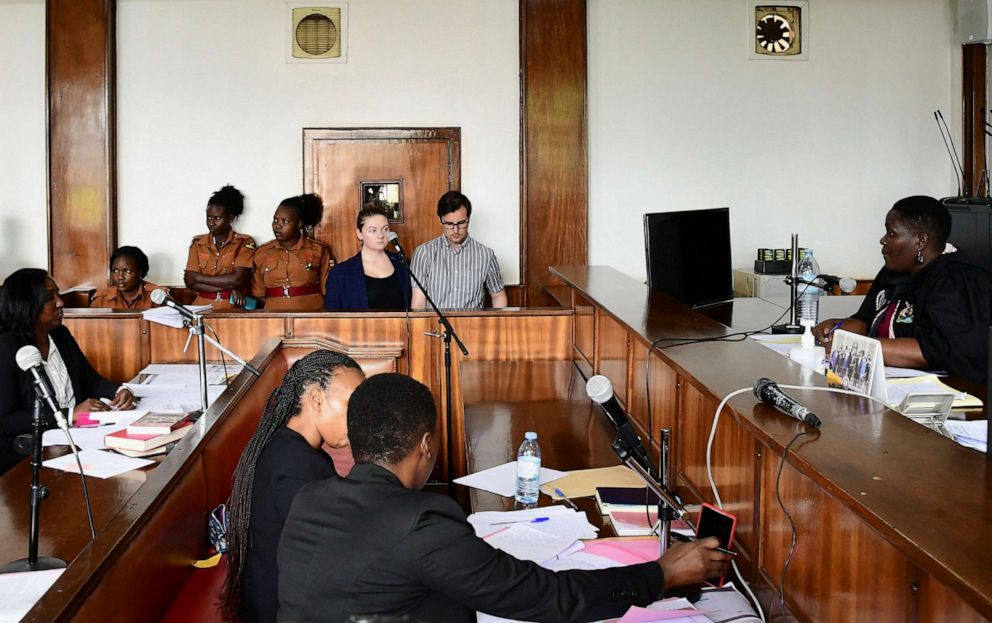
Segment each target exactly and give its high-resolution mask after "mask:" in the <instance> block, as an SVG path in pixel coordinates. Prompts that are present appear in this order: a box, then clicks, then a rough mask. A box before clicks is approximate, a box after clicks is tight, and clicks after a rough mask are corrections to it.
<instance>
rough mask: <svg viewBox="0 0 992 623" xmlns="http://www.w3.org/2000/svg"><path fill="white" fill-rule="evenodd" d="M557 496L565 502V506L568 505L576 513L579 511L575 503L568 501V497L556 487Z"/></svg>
mask: <svg viewBox="0 0 992 623" xmlns="http://www.w3.org/2000/svg"><path fill="white" fill-rule="evenodd" d="M555 495H557V496H558V497H560V498H561V499H562V500H564V501H565V504H567V505H568V506H569V507H570V508H571V509H572V510H576V511H577V510H579V507H578V506H576V505H575V502H573V501H572V500H570V499H568V496H567V495H565V494H564V493H562V492H561V489H559V488H558V487H555Z"/></svg>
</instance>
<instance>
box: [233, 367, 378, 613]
mask: <svg viewBox="0 0 992 623" xmlns="http://www.w3.org/2000/svg"><path fill="white" fill-rule="evenodd" d="M364 379H365V375H364V374H363V373H362V369H361V368H360V367H359V366H358V364H357V363H355V361H354V360H353V359H351V358H350V357H348V356H347V355H342V354H340V353H334V352H331V351H327V350H318V351H314V352H312V353H310V354H308V355H306V356H305V357H303V358H302V359H300V360H299V361H297V362H296V363H294V364H293V366H292V367H291V368H290V369H289V372H287V373H286V376H285V377H284V378H283V382H282V385H280V386H279V387H278V388H276V389H275V391H273V392H272V393H271V394H270V395H269V399H268V400H267V401H266V404H265V410H264V411H263V412H262V417H261V419H260V420H259V422H258V429H257V430H256V431H255V434H254V435H252V438H251V439H250V440H249V441H248V445H247V446H246V447H245V450H244V452H242V454H241V460H240V461H238V467H237V469H236V470H235V472H234V485H233V487H232V489H231V497H230V498H229V499H228V502H227V509H228V518H229V526H228V543H229V548H228V558H229V560H228V563H229V564H228V569H227V580H226V582H225V584H224V591H223V594H222V595H221V601H222V606H223V614H224V616H225V618H227V619H228V620H234V619H235V618H236V617H237V618H240V620H241V621H243V622H244V623H252V622H256V621H258V622H268V621H275V620H276V609H277V607H278V604H279V600H278V593H277V591H278V586H279V577H278V574H277V569H276V548H277V546H278V544H279V535H280V534H281V533H282V527H283V523H285V521H286V515H288V514H289V508H290V506H291V505H292V503H293V497H294V496H295V495H296V492H297V491H299V490H300V487H302V486H303V485H305V484H306V483H308V482H310V481H313V480H322V479H325V478H336V477H337V475H336V473H335V471H334V463H333V462H332V461H331V458H330V457H329V456H328V455H327V454H326V453H325V452H323V451H322V450H321V445H322V444H324V443H326V444H327V445H329V446H330V447H332V448H344V447H346V446H347V445H348V422H347V414H348V399H349V398H350V397H351V394H352V392H354V391H355V388H356V387H358V385H359V384H361V382H362V381H363V380H364Z"/></svg>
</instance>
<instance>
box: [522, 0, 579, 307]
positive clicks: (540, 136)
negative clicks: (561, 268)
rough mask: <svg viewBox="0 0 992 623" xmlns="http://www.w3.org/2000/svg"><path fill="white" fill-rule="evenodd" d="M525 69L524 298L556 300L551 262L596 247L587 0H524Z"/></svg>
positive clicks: (573, 260) (564, 261) (572, 260)
mask: <svg viewBox="0 0 992 623" xmlns="http://www.w3.org/2000/svg"><path fill="white" fill-rule="evenodd" d="M520 76H521V77H520V81H521V86H520V90H521V99H522V111H521V114H522V115H523V118H522V119H521V121H520V127H521V130H520V133H521V175H520V181H521V199H520V209H521V218H520V225H521V232H520V238H521V241H522V242H523V258H522V259H521V272H522V273H523V278H524V282H525V285H526V296H525V299H524V302H525V304H526V305H530V306H536V305H548V304H550V303H549V301H550V299H551V296H550V295H549V294H548V293H547V292H545V291H544V289H543V284H545V283H548V282H549V281H550V280H551V276H550V275H549V273H548V267H549V266H554V265H573V264H585V262H586V256H587V248H588V232H587V224H588V215H587V209H588V203H589V199H588V196H589V192H588V179H587V178H588V172H587V168H588V164H587V147H586V145H587V138H586V2H585V0H520Z"/></svg>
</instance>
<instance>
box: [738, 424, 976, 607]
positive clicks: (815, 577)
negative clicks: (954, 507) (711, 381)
mask: <svg viewBox="0 0 992 623" xmlns="http://www.w3.org/2000/svg"><path fill="white" fill-rule="evenodd" d="M721 426H722V423H721ZM765 454H766V458H765V460H764V462H763V463H764V467H763V469H762V474H761V479H762V487H761V505H762V508H764V516H765V519H764V522H763V524H762V529H761V558H760V565H761V570H762V573H764V574H766V575H767V576H768V577H769V578H773V579H774V581H775V582H776V583H777V581H778V578H779V576H780V575H781V572H782V566H783V564H784V562H785V557H786V555H787V554H788V551H789V546H790V543H791V535H792V531H791V529H790V527H789V522H788V519H787V518H786V516H785V515H784V514H783V513H782V511H781V509H780V508H779V506H778V503H777V501H776V499H775V477H776V474H777V472H778V467H779V460H778V457H776V456H775V455H773V454H770V453H769V450H767V449H765ZM781 495H782V499H783V500H784V501H785V505H786V508H787V509H788V510H789V513H790V514H791V515H792V517H793V519H794V520H795V522H796V526H797V530H798V536H797V545H796V552H795V555H794V556H793V558H792V563H791V564H790V566H789V572H788V575H787V577H786V599H787V603H788V604H789V607H790V609H791V610H792V611H793V612H795V613H796V614H797V616H799V617H800V618H801V619H804V620H807V621H851V620H853V619H852V614H854V613H857V614H856V616H855V617H853V618H856V619H857V620H861V621H878V622H879V623H884V622H888V621H891V622H893V623H897V622H898V623H902V622H904V621H908V620H911V619H910V616H911V612H912V598H913V595H912V592H911V590H912V582H913V568H912V566H911V565H910V563H909V562H908V560H907V559H906V557H905V556H904V555H903V554H902V553H900V552H899V551H898V550H897V549H895V548H894V547H893V546H892V545H890V544H889V543H888V542H886V541H885V540H883V539H882V538H881V537H880V536H879V535H878V534H877V533H876V532H875V531H874V530H872V529H871V528H869V527H868V524H866V523H865V522H864V521H863V520H862V519H860V518H858V516H857V515H856V514H855V513H853V512H851V511H850V510H849V509H848V508H847V507H845V506H844V505H843V504H841V503H839V502H838V501H837V500H835V499H834V498H832V497H830V496H829V495H828V494H827V493H826V492H825V491H824V490H823V489H822V488H820V487H819V486H817V485H816V484H814V483H813V482H812V481H810V480H809V479H808V478H806V477H805V476H803V475H802V474H801V473H799V471H798V470H796V469H795V468H793V467H792V465H791V464H789V463H786V465H785V469H784V470H783V472H782V482H781ZM920 520H921V521H924V518H923V517H921V518H920ZM920 620H921V621H935V620H946V621H950V620H957V619H942V618H940V617H938V618H936V619H920Z"/></svg>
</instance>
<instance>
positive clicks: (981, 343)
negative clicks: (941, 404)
mask: <svg viewBox="0 0 992 623" xmlns="http://www.w3.org/2000/svg"><path fill="white" fill-rule="evenodd" d="M950 232H951V215H950V213H949V212H948V211H947V208H946V207H944V204H942V203H941V202H939V201H937V200H936V199H934V198H932V197H924V196H915V197H906V198H905V199H900V200H899V201H897V202H896V204H895V205H893V206H892V209H891V210H889V213H888V214H887V215H886V216H885V235H883V236H882V239H881V240H880V241H879V242H880V243H881V245H882V258H883V259H884V261H885V266H884V267H883V268H882V270H880V271H879V273H878V275H877V276H876V277H875V281H874V283H873V284H872V287H871V289H870V290H869V291H868V295H867V296H866V297H865V300H864V303H862V305H861V308H860V309H859V310H858V312H857V313H856V314H854V315H853V316H851V317H850V318H846V319H843V320H842V319H837V318H832V319H830V320H824V321H823V322H821V323H820V324H819V325H817V326H816V328H814V329H813V335H814V336H816V338H817V340H819V342H820V343H821V344H823V345H825V346H826V347H827V349H828V350H829V348H830V337H831V336H830V334H831V333H832V332H833V329H834V327H835V326H836V325H837V323H838V322H840V323H841V325H840V327H838V328H841V329H844V330H846V331H850V332H852V333H859V334H861V335H868V336H870V337H874V338H877V339H878V340H879V341H880V342H881V343H882V356H883V358H884V360H885V363H886V364H887V365H891V366H900V367H906V368H918V369H927V370H946V371H948V372H950V373H951V374H954V375H956V376H960V377H964V378H966V379H969V380H972V381H977V382H982V383H984V382H985V380H986V374H987V370H988V331H989V322H990V320H992V272H990V271H988V270H987V269H985V268H982V267H981V266H979V265H977V264H975V263H974V262H972V261H971V260H970V259H969V258H968V257H967V256H966V255H965V254H964V253H962V252H961V251H956V250H953V249H952V248H948V245H947V238H948V236H949V235H950Z"/></svg>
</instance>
